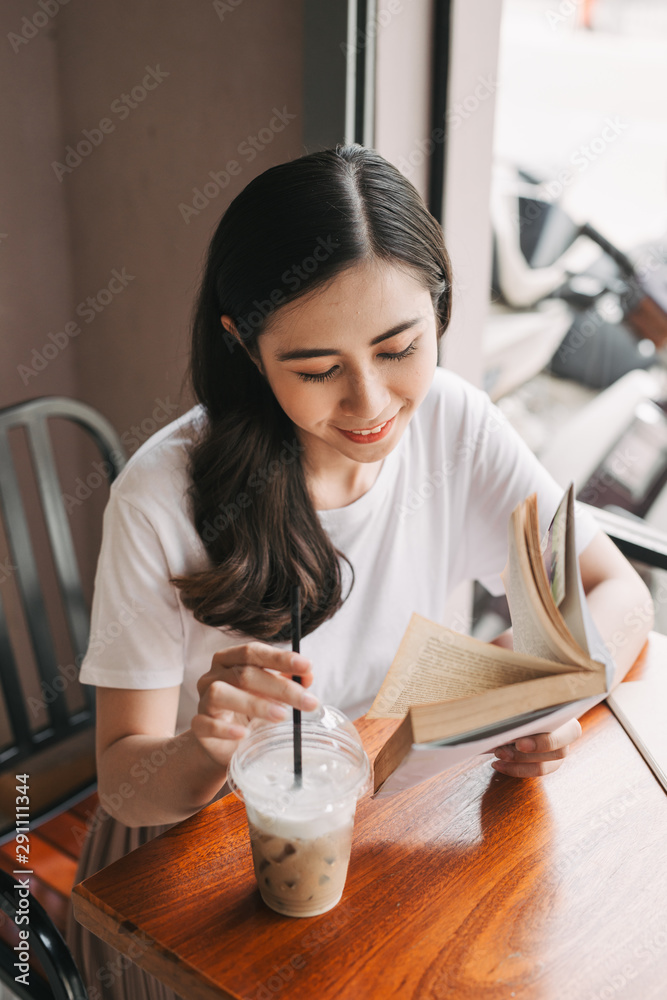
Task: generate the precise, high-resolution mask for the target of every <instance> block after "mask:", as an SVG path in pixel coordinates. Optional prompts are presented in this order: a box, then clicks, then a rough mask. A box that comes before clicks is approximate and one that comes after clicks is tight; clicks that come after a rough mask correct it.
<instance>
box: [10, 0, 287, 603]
mask: <svg viewBox="0 0 667 1000" xmlns="http://www.w3.org/2000/svg"><path fill="white" fill-rule="evenodd" d="M46 6H47V7H48V8H49V9H50V10H51V9H52V10H54V11H56V9H57V12H55V13H52V14H51V15H48V14H44V13H43V8H42V7H39V6H38V4H37V3H34V4H27V3H25V2H23V3H20V2H19V0H9V2H7V3H5V4H3V8H2V15H1V19H2V33H3V36H4V39H5V41H3V44H4V48H5V51H4V56H3V59H2V60H1V69H0V82H1V83H2V93H3V100H2V104H3V118H2V124H1V132H2V147H3V157H2V162H1V165H0V183H1V190H2V192H3V196H4V197H3V210H2V215H1V217H0V233H2V234H5V233H6V234H7V235H6V236H3V237H2V238H1V239H0V255H2V260H3V263H4V268H3V270H2V272H1V275H2V276H1V277H0V297H1V301H2V306H1V307H0V308H1V310H2V311H1V313H0V316H1V319H0V322H1V324H2V333H1V334H0V336H1V338H2V356H3V364H2V367H1V369H0V406H6V405H8V404H9V403H13V402H16V401H18V400H21V399H25V398H31V397H34V396H42V395H50V394H54V393H55V394H62V395H67V396H75V397H77V398H79V399H81V400H83V401H84V402H88V403H90V404H92V405H93V406H95V407H97V408H98V409H99V410H100V411H101V412H102V413H103V414H104V415H105V416H107V417H108V418H109V419H110V420H111V422H112V423H113V424H114V426H115V427H116V429H117V430H118V432H119V433H120V434H121V435H122V436H123V438H124V442H125V445H126V448H127V450H128V452H130V453H131V452H132V451H134V450H136V448H137V447H138V445H139V444H140V443H141V441H143V440H144V439H145V438H146V437H147V436H148V435H149V434H150V433H152V432H153V431H154V430H156V429H157V428H158V427H160V426H163V425H164V423H166V422H167V421H168V420H170V419H173V418H174V417H175V416H176V415H177V414H178V413H180V412H183V410H184V409H187V407H188V406H189V405H190V397H189V395H188V393H187V391H183V383H184V375H185V370H186V365H187V352H188V333H189V330H188V328H189V318H190V314H191V309H192V303H193V297H194V294H195V291H196V287H197V284H198V279H199V271H200V267H201V262H202V259H203V255H204V251H205V249H206V246H207V243H208V240H209V238H210V235H211V233H212V231H213V229H214V228H215V225H216V223H217V221H218V219H219V217H220V215H221V214H222V212H223V211H224V209H225V208H226V206H227V204H228V203H229V201H230V200H231V199H232V198H233V197H234V196H235V195H236V194H237V193H238V192H239V191H240V190H241V188H242V187H244V186H245V185H246V184H247V183H248V182H249V181H250V180H251V179H252V178H253V177H254V176H255V175H256V174H258V173H260V172H262V171H263V170H265V169H267V168H268V167H270V166H272V165H274V164H276V163H279V162H282V161H284V160H288V159H291V158H293V157H296V156H299V155H301V153H302V152H304V150H303V148H302V135H301V119H302V116H301V107H302V100H301V97H302V95H301V58H302V52H301V48H302V29H301V24H302V10H301V2H300V0H290V2H288V3H281V4H253V3H244V2H240V3H238V2H237V3H235V4H218V5H217V6H218V8H219V9H220V13H218V10H217V9H216V6H214V4H213V3H206V4H176V3H164V2H158V0H145V2H142V3H141V4H135V3H131V2H129V0H107V2H106V3H104V4H94V3H92V4H87V3H82V2H79V0H73V2H71V3H68V4H67V5H66V6H61V7H58V4H57V3H47V4H46ZM33 15H35V17H34V21H35V24H36V27H35V25H31V24H30V23H29V21H26V20H24V19H25V18H26V17H27V18H28V19H33ZM45 20H46V21H47V22H48V23H45V24H42V22H43V21H45ZM10 34H11V35H12V37H11V38H9V37H8V36H9V35H10ZM28 36H33V37H28ZM14 49H16V51H14ZM123 95H128V98H127V99H126V98H125V97H124V96H123ZM274 109H277V110H278V111H279V112H281V113H282V112H283V109H285V110H286V112H287V115H286V116H284V117H285V118H286V119H287V123H286V124H284V123H283V122H282V121H281V120H280V119H279V118H277V117H276V112H275V110H274ZM289 116H294V117H289ZM272 126H273V127H272ZM84 130H86V131H87V132H88V133H89V134H88V137H86V135H85V134H84ZM262 130H263V131H262ZM258 134H259V136H260V137H259V139H258V140H257V143H258V145H259V146H261V147H262V148H261V149H253V148H252V146H251V145H250V144H248V140H249V138H250V137H253V136H258ZM81 143H83V145H80V146H79V144H81ZM68 146H70V147H73V148H74V150H75V152H74V153H70V154H69V156H68V153H67V147H68ZM77 146H79V149H78V152H76V148H77ZM67 157H68V158H67ZM78 157H80V159H77V158H78ZM230 160H236V161H237V163H238V164H239V168H238V172H237V173H236V175H235V176H232V177H230V179H229V182H228V183H227V184H226V186H225V187H224V189H219V190H216V187H217V185H215V183H214V182H213V181H212V179H211V177H210V176H209V172H210V171H212V172H214V173H217V172H219V171H221V170H224V169H225V167H226V165H227V164H228V162H229V161H230ZM58 164H61V165H62V166H59V165H58ZM222 180H223V183H224V178H222ZM206 184H209V185H211V186H209V187H208V188H207V189H206V190H207V192H208V194H209V195H210V199H209V204H208V205H204V204H203V202H202V201H199V202H197V204H198V205H199V206H203V207H200V209H198V211H197V213H194V212H193V213H188V212H187V211H185V210H181V209H179V205H190V206H191V205H192V202H193V198H194V193H193V188H199V189H202V188H203V187H204V185H206ZM184 214H185V215H187V216H188V219H187V221H186V219H184V217H183V215H184ZM119 276H120V277H119ZM89 298H92V299H93V302H92V303H91V304H90V305H89V304H88V303H87V300H88V299H89ZM67 324H69V326H67ZM50 333H51V334H53V336H54V337H55V338H56V344H55V346H53V341H52V340H50V339H49V336H48V335H49V334H50ZM68 334H69V335H68ZM45 345H49V346H48V347H47V351H46V354H48V355H49V356H50V357H49V358H48V359H46V358H45V352H44V347H45ZM33 351H37V352H38V353H39V354H40V356H41V357H42V361H40V360H39V359H38V358H37V357H36V355H34V354H33ZM19 365H24V366H25V369H23V370H21V371H19V369H18V366H19ZM38 367H39V368H40V369H41V370H39V371H38V370H37V368H38ZM28 368H30V369H31V371H30V372H28V371H27V370H26V369H28ZM22 376H23V377H22ZM82 449H83V450H82ZM68 452H69V456H70V459H72V460H71V461H70V462H69V464H67V463H65V466H64V468H63V481H64V489H65V492H70V491H72V490H73V489H74V488H75V486H76V481H77V476H79V475H80V474H81V473H83V478H84V479H85V478H87V476H88V474H89V473H90V472H92V461H93V457H94V456H93V453H92V452H90V451H89V450H87V449H85V447H84V446H81V447H79V446H78V445H77V446H76V448H74V449H68ZM74 452H76V456H75V455H74ZM75 457H76V461H73V459H74V458H75ZM84 492H85V491H84ZM105 498H106V488H105V487H103V488H96V489H95V490H93V491H92V493H91V496H90V497H89V498H86V499H85V501H84V502H82V503H81V504H78V505H76V506H75V507H73V508H72V510H71V518H72V523H73V527H74V530H75V533H76V534H77V535H80V536H82V538H83V543H82V552H83V560H84V575H85V577H86V581H87V586H88V587H90V584H91V581H92V572H93V567H94V562H95V558H96V550H97V544H98V538H99V520H100V515H101V510H102V507H103V505H104V502H105ZM0 555H1V552H0Z"/></svg>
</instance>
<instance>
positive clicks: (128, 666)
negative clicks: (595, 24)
mask: <svg viewBox="0 0 667 1000" xmlns="http://www.w3.org/2000/svg"><path fill="white" fill-rule="evenodd" d="M450 304H451V274H450V263H449V258H448V256H447V252H446V250H445V246H444V243H443V237H442V231H441V228H440V226H439V225H438V224H437V223H436V221H435V220H434V219H433V218H432V216H431V215H430V214H429V213H428V211H427V209H426V208H425V206H424V204H423V202H422V200H421V199H420V197H419V195H418V193H417V192H416V190H415V189H414V187H413V186H412V185H411V184H410V182H409V181H407V180H406V179H405V178H404V177H403V176H402V175H401V173H400V172H399V171H398V170H397V169H395V168H394V167H393V166H391V165H390V164H389V163H387V162H386V161H385V160H384V159H383V158H382V157H381V156H379V155H378V154H377V153H376V152H374V151H372V150H370V149H365V148H363V147H360V146H356V145H353V146H344V147H341V146H339V147H337V148H336V149H329V150H324V151H323V152H319V153H314V154H311V155H308V156H304V157H301V158H300V159H297V160H295V161H293V162H290V163H285V164H282V165H280V166H276V167H273V168H271V169H270V170H267V171H266V172H265V173H263V174H261V175H260V176H259V177H257V178H255V179H254V180H253V181H252V182H251V183H250V184H248V186H247V187H246V188H245V189H244V190H243V191H242V192H241V193H240V194H239V195H238V196H237V198H235V199H234V201H233V202H232V203H231V205H230V206H229V208H228V209H227V211H226V212H225V214H224V215H223V217H222V219H221V221H220V224H219V226H218V229H217V231H216V233H215V235H214V237H213V240H212V243H211V247H210V251H209V256H208V261H207V264H206V270H205V274H204V278H203V282H202V286H201V292H200V295H199V302H198V306H197V310H196V315H195V319H194V337H193V347H192V381H193V386H194V392H195V395H196V398H197V400H198V402H199V406H197V407H195V409H193V410H191V411H190V412H189V413H187V414H185V416H184V417H182V418H180V419H179V420H177V421H175V422H174V423H173V424H171V425H170V426H168V427H166V428H164V429H163V430H162V431H160V432H159V433H158V434H156V435H155V436H154V437H153V438H151V439H150V441H148V442H147V443H146V444H145V445H144V446H143V447H142V448H141V449H140V450H139V451H138V452H137V453H136V454H135V455H134V456H133V458H132V459H131V461H130V462H129V463H128V465H127V467H126V469H125V470H124V471H123V473H122V475H121V476H120V477H119V478H118V480H117V482H116V483H115V484H114V486H113V488H112V491H111V497H110V500H109V504H108V507H107V511H106V514H105V522H104V539H103V544H102V550H101V554H100V561H99V567H98V573H97V578H96V583H95V598H94V606H93V621H92V638H91V644H90V649H89V652H88V655H87V657H86V659H85V661H84V664H83V666H82V669H81V680H82V681H83V682H85V683H90V684H96V685H97V687H98V691H97V698H98V766H99V792H100V798H101V802H102V805H103V807H104V808H103V809H101V810H100V811H99V813H98V817H97V818H96V821H95V823H94V824H93V830H92V832H91V835H90V838H89V840H88V843H87V845H86V848H85V850H84V856H83V857H82V860H81V864H80V868H79V873H78V877H80V878H82V877H85V875H87V874H90V873H91V872H93V871H95V870H97V869H99V868H100V867H102V866H103V865H105V864H108V863H109V862H110V861H112V860H113V859H114V858H116V857H118V856H121V855H122V854H123V853H125V852H127V851H128V850H130V849H132V848H133V847H135V846H137V845H138V844H139V843H142V842H144V841H145V840H147V839H149V838H150V837H152V836H154V835H155V834H156V833H158V832H160V830H162V829H164V828H165V826H166V825H169V824H172V823H174V822H177V821H179V820H182V819H184V818H185V817H187V816H189V815H191V814H192V813H193V812H195V811H196V810H198V809H200V808H201V807H202V806H204V805H206V804H207V803H209V802H211V801H212V800H213V799H214V798H216V796H218V795H220V794H222V793H223V789H224V785H225V779H226V768H227V763H228V761H229V759H230V756H231V754H232V753H233V751H234V749H235V747H236V746H237V744H238V741H239V740H240V739H241V738H242V737H243V735H244V734H245V733H246V731H247V726H248V724H249V723H250V721H251V720H252V719H254V718H268V719H281V718H284V717H285V715H286V713H287V712H288V711H289V709H290V708H291V707H297V708H302V709H304V710H308V709H311V708H312V707H314V705H316V704H317V700H319V701H321V702H324V703H330V704H335V705H337V706H339V707H340V708H342V709H343V710H344V711H346V712H347V713H348V714H349V715H351V716H352V717H355V716H357V715H359V714H361V713H363V711H365V710H366V709H367V708H368V707H369V705H370V702H371V701H372V699H373V696H374V694H375V693H376V692H377V690H378V688H379V686H380V684H381V682H382V679H383V677H384V675H385V673H386V671H387V668H388V667H389V664H390V663H391V661H392V659H393V656H394V653H395V651H396V649H397V647H398V645H399V642H400V639H401V636H402V634H403V632H404V630H405V628H406V626H407V624H408V620H409V618H410V615H411V614H412V612H413V611H417V612H419V613H420V614H422V615H424V616H425V617H427V618H431V619H434V620H439V619H441V618H442V616H443V612H444V608H445V603H446V600H447V597H448V594H449V593H450V592H451V590H452V589H453V588H454V587H455V586H456V585H457V584H458V583H459V582H460V581H462V580H466V579H478V580H481V581H483V582H484V583H485V584H486V586H487V587H488V588H489V589H491V590H492V591H493V592H496V593H499V592H501V590H502V585H501V583H500V578H499V574H500V572H501V570H502V569H503V566H504V564H505V560H506V556H507V531H508V521H509V516H510V513H511V511H512V509H513V508H514V507H515V506H516V504H517V503H519V502H520V501H521V500H523V499H524V498H525V497H526V496H528V494H530V493H532V492H533V491H536V492H537V494H538V502H539V508H540V513H541V518H542V521H543V527H546V525H547V524H548V522H549V520H550V518H551V517H552V515H553V513H554V511H555V508H556V505H557V503H558V501H559V499H560V496H561V493H562V488H561V486H559V485H557V484H556V483H555V482H554V481H553V480H552V479H551V477H550V476H549V475H548V474H547V473H546V471H545V470H544V469H543V468H542V467H541V466H540V464H539V463H538V462H537V460H536V459H535V457H534V456H533V455H532V453H531V452H530V451H529V449H528V448H527V447H526V446H525V445H524V444H523V442H522V441H521V440H520V439H519V438H518V436H517V435H516V434H515V433H514V432H513V430H512V429H511V427H510V426H509V425H508V424H507V423H506V422H505V421H504V420H503V419H502V417H501V415H500V413H499V412H498V411H497V410H496V409H495V407H493V406H492V405H491V404H490V402H489V400H488V397H487V396H486V395H485V394H484V393H482V392H481V391H479V390H477V389H475V388H473V387H472V386H471V385H469V384H467V383H466V382H465V381H463V380H462V379H461V378H458V377H457V376H455V375H453V374H452V373H450V372H447V371H445V370H444V369H442V368H440V367H438V365H437V361H438V343H439V341H440V338H441V337H442V335H443V334H444V332H445V329H446V327H447V324H448V321H449V315H450ZM577 545H578V552H579V553H580V565H581V572H582V578H583V582H584V587H585V590H586V593H587V594H588V600H589V604H590V608H591V611H592V614H593V616H594V618H595V619H596V621H597V623H598V626H599V628H600V630H601V632H602V635H603V636H604V637H606V638H609V637H610V636H611V635H612V633H616V637H615V642H616V648H615V651H614V652H615V657H616V661H617V663H618V667H619V679H620V677H621V676H622V675H623V674H624V673H625V671H626V670H627V669H628V667H629V666H630V665H631V663H632V662H633V660H634V659H635V657H636V656H637V654H638V652H639V650H640V649H641V647H642V645H643V643H644V641H645V638H646V635H647V633H648V630H649V627H650V624H651V615H650V599H649V597H648V593H647V591H646V589H645V587H644V585H643V583H642V581H641V580H640V578H639V577H638V576H637V574H636V573H635V572H634V570H633V569H632V568H631V567H630V565H629V564H628V563H627V562H626V561H625V559H624V558H623V557H622V556H621V555H620V554H619V553H618V551H617V549H616V548H615V546H614V545H613V544H612V543H611V542H610V540H609V539H608V538H607V537H606V536H605V535H604V534H602V533H601V532H599V531H597V529H596V526H595V523H594V522H593V521H592V519H590V518H589V517H587V516H585V515H584V514H581V515H578V520H577ZM294 582H298V583H299V584H300V585H301V593H302V600H303V611H302V616H303V631H304V640H303V644H302V650H303V653H302V655H300V656H294V655H293V654H292V653H291V652H290V645H289V641H288V639H289V621H290V587H291V585H292V584H293V583H294ZM128 605H130V606H131V607H132V613H131V614H125V616H124V617H123V615H122V613H121V612H122V608H123V606H125V607H127V606H128ZM637 608H642V609H647V610H645V613H644V615H643V619H642V620H643V622H644V625H643V627H641V628H637V627H636V625H635V626H634V631H632V630H631V629H630V627H629V626H627V625H626V626H624V625H623V621H624V616H627V617H626V618H625V621H628V622H629V621H630V620H632V621H633V622H635V623H636V622H637V621H638V620H639V619H638V618H637V616H636V615H635V616H634V617H631V615H630V612H631V611H632V610H633V609H637ZM111 622H115V623H117V626H118V625H119V626H120V627H115V628H114V629H113V633H114V634H115V635H116V637H115V638H114V639H113V641H112V642H111V643H104V642H96V641H95V636H96V634H98V633H99V632H100V630H104V629H107V631H106V632H105V633H104V634H105V635H108V634H110V632H109V630H108V625H109V623H111ZM619 623H620V624H619ZM619 630H620V632H621V633H622V641H619V638H618V633H619ZM501 641H502V640H501ZM293 674H298V675H300V676H301V678H302V681H303V686H300V685H299V684H297V683H295V682H294V681H293V680H291V675H293ZM580 732H581V730H580V726H579V723H578V722H576V721H575V722H573V723H571V724H568V725H567V726H564V727H563V728H562V729H561V730H559V731H557V732H555V733H551V734H550V735H542V736H536V737H535V738H534V739H531V740H520V741H518V742H517V744H516V746H512V747H505V748H499V749H498V751H497V754H496V756H497V760H496V761H495V763H494V767H495V768H496V769H497V770H499V771H502V772H504V773H505V774H508V775H513V776H516V777H524V776H536V775H541V774H545V773H547V772H549V771H552V770H554V769H555V768H556V767H558V765H559V764H560V762H561V760H562V758H563V757H564V755H565V753H566V751H567V747H568V745H569V744H571V743H572V742H573V741H574V740H576V738H577V736H578V735H579V734H580ZM69 937H70V942H71V943H72V945H73V947H74V950H75V956H76V958H77V961H78V963H79V965H80V966H81V967H82V968H83V969H84V972H85V975H86V976H87V978H88V981H89V984H90V988H91V992H92V995H93V997H95V996H100V997H102V996H104V997H125V996H128V997H132V998H133V1000H134V998H136V997H142V996H151V997H153V996H156V997H164V998H166V997H170V996H173V994H171V993H170V992H169V991H168V990H165V989H164V988H163V987H162V986H160V985H159V984H157V983H155V982H154V981H153V980H151V979H150V977H147V976H145V975H144V974H143V973H141V972H140V971H139V970H138V969H137V968H136V967H135V966H129V967H128V963H127V961H124V960H122V961H121V964H120V965H119V962H118V956H117V955H116V953H114V952H112V951H111V950H110V949H107V948H106V947H105V946H103V945H102V944H101V942H99V941H98V940H97V939H94V938H93V937H92V936H91V935H87V934H86V933H85V932H84V931H83V930H82V929H81V928H80V927H78V926H77V925H75V924H74V923H73V922H72V923H71V925H70V934H69ZM95 990H96V991H97V992H96V993H95V992H93V991H95Z"/></svg>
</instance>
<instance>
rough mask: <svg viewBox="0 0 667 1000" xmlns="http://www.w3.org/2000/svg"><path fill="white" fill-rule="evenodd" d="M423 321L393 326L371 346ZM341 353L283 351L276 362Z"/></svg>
mask: <svg viewBox="0 0 667 1000" xmlns="http://www.w3.org/2000/svg"><path fill="white" fill-rule="evenodd" d="M423 319H424V317H423V316H417V317H416V318H415V319H406V320H405V321H404V322H403V323H398V324H397V325H396V326H392V328H391V330H387V332H386V333H380V334H378V336H377V337H373V339H372V340H371V342H370V345H369V346H370V347H373V346H374V345H375V344H380V343H382V341H383V340H389V338H390V337H395V336H396V335H397V334H399V333H403V331H404V330H409V329H410V328H411V327H413V326H416V325H417V323H421V321H422V320H423ZM341 353H342V352H341V351H336V350H335V349H334V348H333V347H312V348H311V347H304V348H301V349H300V350H296V351H281V352H280V353H278V354H276V360H277V361H303V360H305V359H306V358H325V357H331V356H335V357H339V356H340V354H341Z"/></svg>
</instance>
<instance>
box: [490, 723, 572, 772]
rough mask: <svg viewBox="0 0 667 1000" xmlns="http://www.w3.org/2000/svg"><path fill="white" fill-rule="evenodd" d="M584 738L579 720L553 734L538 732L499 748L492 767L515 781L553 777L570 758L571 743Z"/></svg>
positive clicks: (495, 751) (567, 724) (496, 750)
mask: <svg viewBox="0 0 667 1000" xmlns="http://www.w3.org/2000/svg"><path fill="white" fill-rule="evenodd" d="M580 736H581V725H580V724H579V720H578V719H571V720H570V722H566V723H565V725H564V726H561V727H560V729H555V730H554V731H553V733H538V734H537V735H536V736H522V737H521V738H520V739H518V740H517V741H516V743H508V744H506V745H505V746H500V747H496V749H495V750H494V753H495V755H496V757H497V758H498V760H494V761H493V763H492V764H491V767H494V768H495V769H496V771H500V772H501V773H502V774H509V775H510V776H511V777H512V778H537V777H539V776H540V775H542V774H551V772H552V771H555V770H556V768H558V767H560V765H561V763H562V762H563V758H564V757H566V756H567V753H568V751H569V749H570V743H574V741H575V740H578V739H579V737H580Z"/></svg>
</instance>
